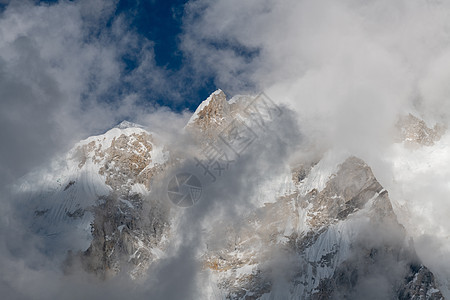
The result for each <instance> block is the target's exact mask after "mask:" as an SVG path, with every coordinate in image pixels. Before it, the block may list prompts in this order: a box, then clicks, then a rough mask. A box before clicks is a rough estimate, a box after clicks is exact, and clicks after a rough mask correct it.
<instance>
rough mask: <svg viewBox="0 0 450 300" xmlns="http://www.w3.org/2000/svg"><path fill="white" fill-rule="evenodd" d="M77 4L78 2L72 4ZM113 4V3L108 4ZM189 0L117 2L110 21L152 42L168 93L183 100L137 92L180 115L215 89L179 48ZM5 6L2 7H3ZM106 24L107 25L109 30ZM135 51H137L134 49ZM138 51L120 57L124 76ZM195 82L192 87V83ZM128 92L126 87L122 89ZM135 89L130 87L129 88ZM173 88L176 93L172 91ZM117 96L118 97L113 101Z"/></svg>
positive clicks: (50, 0) (52, 0) (51, 1)
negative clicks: (121, 21)
mask: <svg viewBox="0 0 450 300" xmlns="http://www.w3.org/2000/svg"><path fill="white" fill-rule="evenodd" d="M61 2H63V1H59V0H41V1H36V3H37V4H38V5H55V4H58V3H61ZM71 2H77V1H71ZM111 2H113V1H111ZM187 2H189V1H188V0H138V1H136V0H119V1H117V3H116V5H115V11H114V14H113V15H111V16H110V22H112V21H113V20H115V19H116V18H118V17H124V18H126V20H127V22H128V23H127V26H128V28H127V29H126V30H128V31H130V32H133V33H136V34H137V35H138V36H139V39H140V40H141V42H144V41H151V42H152V45H153V51H154V55H155V56H154V62H155V64H156V66H157V67H159V68H161V69H163V70H165V71H166V74H168V78H166V79H167V80H170V81H172V82H171V84H170V88H171V89H172V91H171V92H175V93H177V94H179V96H180V97H182V98H183V99H181V101H180V99H176V100H174V99H173V97H172V98H171V97H167V96H166V95H165V93H164V91H158V92H156V93H155V92H148V93H147V92H145V91H142V90H141V91H137V92H140V93H141V94H146V95H147V96H148V98H147V101H149V102H151V104H152V105H157V106H167V107H169V108H170V109H172V110H173V111H176V112H181V111H183V110H185V109H188V110H190V111H194V110H195V109H196V108H197V106H198V105H199V104H200V102H201V101H203V100H204V99H206V98H207V97H208V96H209V95H210V94H211V93H212V92H214V91H215V90H216V89H217V87H216V85H215V83H214V82H215V78H214V76H211V74H207V75H206V76H205V73H203V74H199V73H197V72H196V71H195V70H194V69H193V68H192V66H190V65H189V62H188V61H187V59H186V57H185V54H184V53H183V51H182V50H181V49H180V35H181V34H182V33H183V17H184V5H185V4H186V3H187ZM4 7H5V5H3V8H4ZM109 25H111V24H110V23H109V24H106V27H108V26H109ZM137 50H138V49H137ZM138 56H139V53H137V51H136V52H135V53H133V52H129V53H126V55H123V56H122V61H123V63H124V64H125V65H126V67H125V68H124V70H123V71H124V73H125V74H126V73H131V72H133V71H134V70H135V69H136V68H137V67H138V64H139V63H138V62H137V60H138ZM194 82H195V84H193V83H194ZM122 88H124V89H126V90H127V92H130V91H129V88H130V87H129V85H126V84H124V86H123V87H122ZM133 88H136V87H131V89H133ZM173 89H175V90H173ZM124 93H125V92H123V91H119V92H118V94H117V95H113V98H111V94H108V97H105V98H107V100H106V101H108V102H110V101H112V102H114V101H120V97H121V96H122V95H124ZM116 97H117V98H116Z"/></svg>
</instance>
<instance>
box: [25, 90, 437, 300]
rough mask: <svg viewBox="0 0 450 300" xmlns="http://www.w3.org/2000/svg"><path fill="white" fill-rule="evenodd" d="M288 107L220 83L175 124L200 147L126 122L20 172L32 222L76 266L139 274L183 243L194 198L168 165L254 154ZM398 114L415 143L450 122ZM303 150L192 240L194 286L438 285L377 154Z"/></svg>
mask: <svg viewBox="0 0 450 300" xmlns="http://www.w3.org/2000/svg"><path fill="white" fill-rule="evenodd" d="M284 117H285V115H283V108H280V107H278V106H277V105H275V104H274V103H273V102H272V101H271V100H270V99H269V98H268V97H267V96H266V95H264V94H261V95H258V96H236V97H234V98H232V99H231V100H229V101H227V99H226V96H225V94H224V93H223V92H222V91H221V90H218V91H216V92H214V93H213V94H212V95H211V96H210V97H209V98H208V99H207V100H205V101H204V102H203V103H202V104H201V105H200V106H199V107H198V109H197V110H196V111H195V113H194V114H193V116H192V117H191V119H190V120H189V122H188V124H187V125H186V127H185V128H184V129H181V128H180V130H182V131H183V134H184V135H189V136H191V137H192V140H193V141H194V142H193V143H194V144H195V145H197V146H198V149H199V150H198V153H197V154H196V155H195V156H194V157H192V155H191V154H189V155H188V156H183V155H180V153H179V152H180V149H171V145H163V144H162V143H161V141H159V140H158V139H157V137H156V135H155V134H154V133H152V132H150V131H149V130H147V129H146V128H144V127H142V126H139V125H136V124H132V123H129V122H123V123H121V124H120V125H118V126H117V127H115V128H113V129H111V130H109V131H107V132H106V133H105V134H102V135H99V136H93V137H89V138H87V139H86V140H83V141H81V142H79V143H78V144H76V145H75V146H74V147H73V149H72V150H71V151H70V152H69V153H68V154H67V155H66V156H65V157H62V158H59V159H55V161H54V163H53V164H52V165H51V166H50V167H48V168H47V169H42V170H38V171H36V172H34V173H30V174H29V175H27V176H26V177H24V178H23V179H22V181H21V182H20V183H18V184H17V186H16V194H17V195H18V197H20V198H21V199H22V200H23V201H25V203H27V204H28V207H27V209H28V213H29V216H30V219H31V220H32V222H31V223H30V228H32V229H33V230H34V231H35V232H36V234H39V235H41V236H44V237H45V239H46V240H47V241H48V242H47V244H46V247H48V249H49V251H59V253H63V254H64V259H65V263H64V265H65V270H66V271H67V272H70V269H71V266H73V265H75V264H80V265H81V266H82V267H83V268H84V270H85V271H86V272H91V273H95V274H97V275H98V276H99V277H101V278H105V279H107V278H110V277H114V276H116V275H118V274H121V273H123V274H128V275H129V276H131V278H133V279H136V280H137V281H138V280H139V279H142V278H145V277H146V276H147V275H148V272H151V271H152V269H151V266H152V265H153V264H154V263H155V262H158V261H159V260H160V259H162V258H167V251H168V249H169V248H170V247H173V245H174V244H175V245H176V244H177V241H176V239H177V238H179V230H180V227H179V224H180V222H181V221H180V220H182V219H183V215H185V214H187V213H189V212H191V211H193V210H195V209H196V205H197V204H194V203H193V204H194V205H193V206H192V207H189V208H180V207H179V206H177V205H175V204H174V203H173V202H172V201H170V200H171V199H169V197H168V196H167V193H161V192H160V191H159V189H160V188H161V186H163V187H167V182H166V179H167V178H169V179H170V178H171V176H170V175H171V174H174V172H175V173H176V170H177V169H178V168H179V167H182V166H185V165H186V161H188V160H194V164H195V165H196V166H197V167H198V166H202V167H204V168H203V169H201V168H200V170H201V171H202V172H201V173H202V174H203V175H205V176H206V175H209V177H210V179H213V180H211V182H215V181H216V180H218V179H220V178H219V176H221V174H220V172H227V170H228V168H233V167H234V168H235V170H236V169H237V170H239V167H241V166H242V165H244V163H242V160H243V159H245V155H247V154H248V153H252V151H256V150H254V148H252V146H253V145H256V142H255V140H256V139H258V138H259V139H261V138H264V134H265V133H267V132H268V131H270V126H271V123H272V122H273V120H274V119H276V118H279V119H282V118H284ZM274 126H275V125H274ZM399 128H401V130H400V131H399V132H400V133H399V137H398V139H399V140H398V142H402V143H404V144H408V145H410V144H414V145H415V147H422V145H426V146H430V145H433V143H435V142H437V141H439V140H440V138H441V136H442V135H443V134H444V132H445V128H442V127H439V126H438V127H435V128H434V129H430V128H428V127H426V125H425V124H424V123H421V121H420V120H419V119H417V118H415V117H413V116H412V115H411V116H409V117H404V118H403V119H401V121H400V122H399ZM274 140H275V141H276V140H277V139H274ZM279 140H280V143H283V142H284V141H282V140H281V139H279ZM403 141H406V142H403ZM257 146H259V147H260V144H258V145H257ZM266 147H267V148H268V149H269V148H270V147H272V146H271V145H266ZM271 149H272V148H270V149H269V150H268V151H272V150H271ZM258 151H260V150H258ZM273 151H274V150H273ZM298 151H301V150H298ZM255 153H256V152H255ZM258 155H260V154H258ZM199 157H202V159H198V158H199ZM261 157H262V156H261ZM295 157H297V159H296V160H295V161H292V160H290V161H289V164H290V165H287V166H286V168H284V169H283V168H282V167H280V170H284V171H283V172H276V174H275V171H274V174H267V173H263V174H254V177H253V178H254V179H253V181H255V182H256V184H255V186H256V187H257V188H256V189H255V190H252V191H253V194H252V195H251V196H250V197H248V198H246V199H237V200H235V203H239V201H241V202H246V203H247V202H248V203H249V205H247V206H245V208H246V210H243V211H242V210H241V211H240V212H239V213H238V214H237V215H236V216H235V217H234V218H233V219H232V220H229V219H227V218H220V213H218V214H217V216H214V218H213V221H211V220H210V219H208V227H207V228H205V229H203V230H202V232H201V235H202V238H201V239H200V240H201V242H202V243H203V244H202V245H200V246H199V247H198V249H199V253H197V254H196V260H197V262H198V263H199V264H200V265H201V266H202V268H201V274H202V276H204V277H202V278H207V280H204V281H202V285H201V286H199V289H202V293H201V294H202V297H204V298H205V299H212V298H216V299H225V298H226V299H443V295H442V293H441V288H440V286H439V285H438V284H437V280H436V279H435V277H434V275H433V273H432V272H431V271H430V270H429V269H428V268H427V266H425V265H424V264H423V262H422V261H421V259H420V258H419V256H418V255H417V254H416V250H415V247H414V241H413V240H412V239H410V234H408V232H407V230H406V229H405V226H404V223H405V222H407V221H408V220H405V219H404V218H405V216H404V215H402V216H401V217H402V219H401V222H399V219H398V218H397V214H396V212H397V211H400V210H397V208H396V207H394V208H393V204H392V203H391V199H390V196H389V190H387V189H386V188H387V187H383V186H382V185H381V184H380V182H378V180H377V178H376V177H375V176H374V174H373V172H372V170H371V168H370V166H368V165H367V164H366V163H365V162H364V161H363V160H361V159H360V158H357V157H355V156H353V155H352V154H351V153H346V152H341V151H338V150H334V149H328V150H327V151H324V152H323V153H322V152H320V153H314V155H310V153H309V154H308V155H306V154H305V155H297V156H295ZM260 159H262V158H260ZM240 160H241V162H240ZM257 160H258V158H256V161H257ZM255 170H258V169H255ZM252 171H253V169H252ZM218 172H219V173H218ZM238 173H239V171H237V173H236V174H238ZM272 175H273V176H272ZM180 178H181V177H176V180H177V181H176V185H175V186H174V189H175V193H176V192H179V194H180V195H183V193H188V194H189V195H190V197H192V199H193V198H195V197H197V196H198V198H200V195H199V194H195V195H194V194H192V193H194V188H195V183H192V184H190V185H188V186H189V187H190V189H189V190H181V188H180V190H179V191H178V190H176V189H177V188H179V187H181V186H182V184H181V183H180V182H179V181H180ZM223 180H225V179H223ZM220 187H221V186H220V185H219V186H218V188H219V189H220ZM171 188H172V186H170V184H169V187H168V189H171ZM203 188H204V189H203V192H208V191H207V188H211V189H214V186H213V185H211V187H205V186H203ZM163 190H164V189H163ZM197 192H198V191H197ZM219 192H220V190H219ZM213 195H214V194H213ZM200 201H201V200H200ZM394 206H395V205H394ZM409 221H411V220H409ZM408 226H409V225H407V226H406V227H407V228H409V227H408ZM56 245H57V247H56ZM55 247H56V248H55ZM68 251H69V252H68ZM438 279H439V278H438ZM441 284H445V283H442V282H441Z"/></svg>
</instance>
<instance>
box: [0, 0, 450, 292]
mask: <svg viewBox="0 0 450 300" xmlns="http://www.w3.org/2000/svg"><path fill="white" fill-rule="evenodd" d="M116 4H117V3H116V2H113V1H102V0H93V1H87V0H86V1H83V0H81V1H74V2H69V1H61V2H59V3H57V4H55V5H45V4H41V5H36V4H35V3H34V2H32V1H29V2H26V1H25V2H24V1H11V3H10V4H9V5H8V6H7V7H6V9H5V10H4V11H3V12H1V14H0V125H1V127H2V131H1V133H0V138H1V140H2V141H5V142H3V143H2V147H1V149H0V180H1V182H2V185H4V186H7V185H8V184H9V183H11V182H13V181H14V180H15V179H17V178H18V177H19V176H21V175H23V174H25V173H26V172H28V171H29V170H30V169H32V168H33V167H35V166H38V165H40V164H42V163H43V162H45V161H47V160H48V159H50V158H51V157H53V156H54V155H55V154H57V153H61V152H63V151H64V150H67V149H68V148H69V147H71V145H72V144H73V142H75V141H78V140H80V139H81V138H82V137H85V136H87V135H92V134H96V133H99V132H101V131H103V130H105V129H107V128H109V127H111V126H113V125H114V124H115V123H117V122H118V121H120V120H122V119H124V118H129V119H133V120H135V121H137V122H140V123H143V124H144V125H149V126H150V128H152V130H154V131H155V132H158V133H160V134H161V135H162V136H164V133H165V132H167V135H168V136H173V135H174V134H175V133H176V131H177V129H178V128H181V127H183V125H184V123H185V122H186V120H187V119H186V118H187V114H177V113H174V112H172V111H171V110H170V109H166V108H159V107H155V105H153V104H152V100H153V99H158V97H160V96H161V95H165V96H166V97H168V98H170V99H173V101H174V102H177V101H178V102H180V101H181V100H182V95H180V92H178V91H179V85H180V83H183V84H184V83H186V82H189V78H192V77H189V75H188V74H187V73H188V72H190V71H192V72H194V73H195V74H196V76H198V78H200V79H197V80H198V81H199V82H200V81H201V80H202V79H204V78H209V77H213V78H214V82H215V85H216V86H218V87H221V88H222V89H224V90H225V91H227V93H228V94H230V95H233V94H238V93H241V94H242V93H252V94H253V93H256V92H259V91H261V90H265V91H266V92H267V93H268V94H270V96H271V97H272V98H273V99H275V100H279V101H281V102H282V103H284V104H286V105H287V106H288V107H289V108H290V109H292V110H294V111H295V112H296V115H297V117H298V123H299V125H297V123H296V122H297V121H296V122H292V123H290V124H284V125H283V128H289V126H291V127H290V128H291V130H292V131H293V132H294V135H295V136H297V135H296V134H297V129H298V128H300V130H301V132H302V134H303V135H302V136H306V137H308V138H309V139H311V140H314V141H315V143H316V144H317V145H319V146H320V147H322V146H323V147H330V146H334V147H340V148H345V149H346V150H349V151H350V152H352V153H354V154H356V155H358V156H360V157H362V158H363V159H365V160H366V161H367V162H368V163H369V164H370V165H371V166H372V167H373V169H374V172H375V175H376V176H377V177H378V178H379V179H380V181H381V183H382V184H383V185H386V186H389V185H390V182H391V181H392V178H393V177H395V176H394V175H396V173H395V170H396V169H395V167H393V166H392V161H390V160H388V159H385V157H383V155H384V154H385V153H386V152H385V151H388V150H387V149H389V147H390V145H389V143H390V141H391V134H392V132H391V130H392V127H393V125H394V123H395V122H396V120H397V116H398V114H401V113H406V112H414V113H416V114H418V115H420V116H421V117H422V118H424V119H425V120H426V121H427V122H429V123H431V124H432V123H434V122H436V121H439V122H443V123H446V124H449V117H450V115H449V114H450V102H449V101H448V96H449V93H450V90H449V85H448V82H449V80H450V71H449V70H450V44H449V42H450V38H449V37H450V36H449V32H450V31H449V27H450V19H448V17H447V16H448V13H449V12H450V4H448V3H446V2H442V1H406V0H405V1H396V2H395V3H393V2H392V1H387V0H378V1H362V0H361V1H356V0H347V1H325V2H320V3H318V2H317V1H294V0H287V1H283V2H280V1H275V0H264V1H258V0H249V1H238V0H219V1H206V0H197V1H189V2H188V3H187V4H186V6H185V11H184V17H183V32H182V34H181V35H180V51H181V52H182V53H183V55H184V58H185V60H184V63H185V67H184V68H183V69H182V70H181V71H180V72H179V73H176V74H174V73H173V72H172V71H170V70H167V69H164V68H161V67H158V66H156V64H155V59H154V55H155V54H154V51H153V42H152V41H149V40H147V39H145V38H143V37H142V36H139V35H138V34H137V33H135V32H134V31H133V30H131V29H130V26H129V19H128V18H127V16H124V15H116V14H115V11H116ZM124 56H133V59H134V60H135V61H136V62H137V66H136V68H134V69H133V70H131V71H130V70H128V69H127V66H126V64H124V62H123V60H122V58H123V57H124ZM174 81H175V83H174ZM199 82H195V84H200V83H199ZM175 87H176V88H175ZM186 88H188V87H186ZM147 100H150V101H147ZM198 100H201V99H198ZM288 125H289V126H288ZM263 146H264V145H262V147H263ZM444 146H445V145H444ZM290 147H291V146H289V147H287V149H289V151H290V150H292V148H290ZM320 147H319V148H320ZM263 148H264V147H263ZM446 149H447V148H446ZM276 150H277V151H275V153H278V154H281V153H284V154H286V153H288V152H289V151H287V150H286V149H276ZM261 155H263V156H264V155H266V158H267V159H266V161H267V162H273V163H275V164H276V163H279V164H280V165H281V164H283V163H285V161H284V160H282V161H278V160H274V159H273V157H271V156H270V153H265V152H264V153H262V154H261ZM246 162H248V163H243V164H242V165H241V166H240V167H241V169H239V170H238V171H239V172H238V171H236V172H237V173H236V174H249V173H250V172H256V173H257V172H265V171H267V170H273V168H274V165H273V164H272V163H267V165H265V164H261V163H260V162H259V163H256V162H255V161H253V160H252V158H248V160H246ZM434 166H435V167H436V168H438V167H439V166H437V165H434ZM429 172H431V173H433V172H434V171H429ZM236 174H234V173H233V174H229V175H228V177H227V179H224V180H222V181H221V182H220V184H221V185H223V186H220V187H217V188H215V189H214V190H212V191H211V193H213V194H211V198H213V199H215V200H214V202H213V203H208V202H207V203H205V206H204V207H201V209H200V208H199V209H198V210H196V211H193V212H192V214H191V215H190V214H187V215H186V216H185V218H186V219H184V220H182V223H181V225H183V226H184V228H186V229H190V230H192V229H195V230H197V231H198V232H201V230H202V226H203V224H202V221H207V220H206V217H205V216H207V215H208V214H209V213H210V212H211V211H212V210H214V211H216V209H219V211H221V212H222V213H223V216H224V218H225V217H226V218H230V217H232V216H234V215H236V211H235V208H236V207H238V205H242V203H234V202H233V199H234V200H236V199H241V198H247V197H248V196H249V195H251V192H252V191H253V190H252V188H254V185H252V184H250V185H245V186H243V184H242V182H241V181H240V180H241V179H242V177H240V176H241V175H240V176H233V175H236ZM425 174H429V173H425ZM424 176H425V175H424V174H422V173H420V172H419V173H418V174H416V178H414V180H411V181H406V183H407V184H406V185H405V186H402V188H403V189H406V190H407V189H409V188H410V187H411V186H412V185H415V184H416V183H417V182H421V183H422V188H423V189H422V191H423V193H420V194H417V193H416V194H411V193H409V192H408V193H403V194H402V193H401V192H400V191H399V192H397V193H396V194H395V195H397V196H398V197H404V196H405V195H406V196H408V197H412V200H411V203H413V204H414V205H415V206H413V207H414V208H415V209H418V208H419V207H420V205H421V204H420V203H421V201H420V199H419V198H418V197H419V196H418V195H421V196H422V197H425V196H424V194H426V197H428V201H429V203H430V207H431V208H430V211H429V213H428V214H427V217H426V218H428V219H432V216H433V215H434V214H435V211H436V210H437V209H439V207H444V208H447V207H448V205H447V202H448V201H447V198H446V197H447V196H446V195H448V193H447V192H448V189H449V188H448V185H446V184H448V176H447V173H445V172H444V174H442V176H438V177H437V178H435V179H436V181H439V189H437V192H436V191H435V189H434V185H435V182H436V181H429V180H427V181H424ZM231 186H232V187H235V189H233V190H232V191H234V193H236V194H231V195H230V194H227V196H230V198H226V199H224V198H223V195H222V193H220V194H217V195H216V194H214V193H217V192H218V191H221V190H222V189H229V188H230V187H231ZM2 189H3V190H4V188H3V187H2ZM3 195H6V194H5V193H4V194H3ZM3 197H4V196H3ZM414 197H416V198H414ZM392 198H393V200H394V201H396V200H395V198H394V197H392ZM2 200H3V199H2ZM402 200H403V199H402ZM230 201H231V202H230ZM243 204H244V205H247V204H248V205H250V204H249V203H245V202H244V203H243ZM13 209H14V208H13V207H11V206H9V204H8V202H7V201H2V207H1V216H2V217H3V216H8V215H9V216H14V211H13ZM419 214H420V213H416V215H414V216H418V215H419ZM204 218H205V219H204ZM441 220H442V219H441ZM1 222H2V223H3V224H2V226H1V227H2V228H7V229H8V230H6V229H2V230H1V231H0V234H1V236H2V241H1V243H0V256H1V257H2V259H1V269H2V273H3V274H6V275H5V276H4V277H1V279H0V280H1V281H0V289H1V290H2V291H4V294H5V295H6V296H7V298H8V296H9V298H11V299H22V298H38V299H45V298H49V297H52V296H55V295H57V296H60V297H62V298H67V299H71V298H74V299H75V298H79V296H80V295H82V296H84V297H89V298H101V297H104V298H120V297H125V296H127V297H128V296H129V295H130V293H129V291H133V294H134V295H135V297H136V299H140V298H142V297H144V296H148V295H154V296H155V297H162V296H163V295H164V296H167V297H169V298H170V297H171V298H174V299H176V298H178V297H179V296H180V295H181V294H183V293H184V295H191V296H192V298H195V296H197V295H196V288H197V286H196V285H197V284H199V282H198V281H197V280H199V279H200V277H192V278H191V279H192V281H189V282H185V285H180V286H178V285H177V286H178V287H179V290H178V291H177V290H173V289H172V287H173V285H172V283H173V284H176V282H172V281H168V282H163V283H164V284H161V279H158V278H157V277H153V278H151V279H150V281H149V283H148V285H147V286H146V287H144V288H142V286H139V287H137V286H136V284H135V283H132V282H129V281H127V279H123V278H117V279H114V280H113V281H112V282H110V283H98V284H94V285H92V284H90V283H89V281H92V280H93V279H92V280H91V278H88V279H86V278H85V277H84V276H85V275H82V276H80V275H79V274H78V275H73V277H69V278H65V279H61V278H63V277H62V274H61V271H60V269H59V266H52V264H53V262H52V260H51V259H50V258H48V257H46V256H45V255H43V254H42V253H41V252H40V251H39V243H40V242H39V240H36V239H35V237H33V236H32V235H29V234H28V233H27V230H26V228H22V225H21V222H20V220H17V219H14V218H13V217H5V218H2V221H1ZM183 222H186V223H183ZM418 222H421V221H420V220H419V221H418ZM427 222H428V223H427ZM433 222H434V223H433ZM433 222H431V221H430V220H427V221H426V222H425V221H424V223H423V224H427V225H430V224H431V225H430V226H429V227H425V228H428V231H427V232H424V233H423V234H424V235H423V236H421V237H420V238H419V239H418V245H419V247H420V246H421V245H422V247H421V248H420V249H419V254H421V253H422V255H423V256H422V258H423V259H424V260H425V262H427V261H429V262H430V263H431V264H432V265H433V263H434V265H435V266H438V265H439V263H442V262H443V263H445V266H450V262H447V261H445V260H443V259H442V260H435V259H433V257H429V256H427V251H425V250H426V249H429V245H433V247H432V248H433V249H439V251H438V252H439V253H440V255H441V256H440V257H445V256H446V255H445V254H446V253H448V251H449V250H448V249H449V248H450V247H448V246H447V244H446V243H443V242H442V238H443V237H445V236H447V238H448V232H450V227H449V225H448V224H447V223H446V222H440V221H439V220H433ZM419 224H421V223H419ZM183 226H182V227H183ZM436 227H438V228H440V230H441V231H440V235H435V234H434V232H433V230H434V229H435V228H436ZM11 228H14V230H13V231H9V230H10V229H11ZM182 232H183V233H184V234H186V235H187V236H188V235H189V232H184V231H182ZM199 240H200V241H201V236H197V235H195V234H194V235H193V236H188V238H186V240H185V242H186V243H185V244H186V248H182V249H178V248H176V249H175V250H174V253H173V256H172V257H170V259H168V260H167V261H163V262H161V263H160V264H159V265H158V266H155V270H153V271H154V272H155V274H160V275H161V276H162V278H165V279H166V278H172V277H173V274H171V273H170V272H171V270H172V268H173V266H174V265H180V264H182V263H186V264H185V267H186V268H185V269H183V270H180V272H181V271H183V272H181V273H180V276H181V278H187V277H188V275H189V274H192V273H196V272H197V271H198V268H199V266H198V265H195V264H194V263H193V259H192V258H193V257H194V256H195V255H196V251H197V250H198V247H197V245H198V243H199ZM429 241H432V242H429ZM427 247H428V248H427ZM421 249H424V250H423V251H421ZM190 263H192V264H190ZM49 266H51V267H49ZM443 269H444V270H441V271H442V273H444V274H445V268H443ZM447 269H450V267H449V268H447ZM3 270H7V271H3ZM448 276H449V278H450V275H448ZM177 278H178V279H180V277H175V278H174V279H175V280H177ZM189 278H190V277H189ZM43 286H44V287H45V288H42V287H43ZM156 286H158V287H159V289H155V287H156ZM152 288H153V289H152ZM105 291H108V292H107V293H105ZM167 292H171V294H170V295H169V294H166V293H167ZM80 293H81V294H80ZM179 293H181V294H179ZM186 297H188V296H186Z"/></svg>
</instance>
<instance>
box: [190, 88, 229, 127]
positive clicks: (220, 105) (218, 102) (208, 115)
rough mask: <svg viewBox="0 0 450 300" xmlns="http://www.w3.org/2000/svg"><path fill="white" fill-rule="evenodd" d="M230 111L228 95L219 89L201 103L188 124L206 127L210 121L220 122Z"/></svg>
mask: <svg viewBox="0 0 450 300" xmlns="http://www.w3.org/2000/svg"><path fill="white" fill-rule="evenodd" d="M229 111H230V108H229V104H228V102H227V96H226V95H225V93H224V92H223V91H222V90H221V89H218V90H216V91H215V92H214V93H212V94H211V95H210V96H209V97H208V98H206V100H204V101H203V102H202V103H200V105H199V106H198V107H197V109H196V110H195V112H194V114H193V115H192V117H191V118H190V120H189V122H188V124H187V125H188V126H189V125H199V126H200V127H204V126H208V125H209V124H210V123H220V122H221V121H222V120H223V119H224V118H225V116H226V115H228V114H229Z"/></svg>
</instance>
